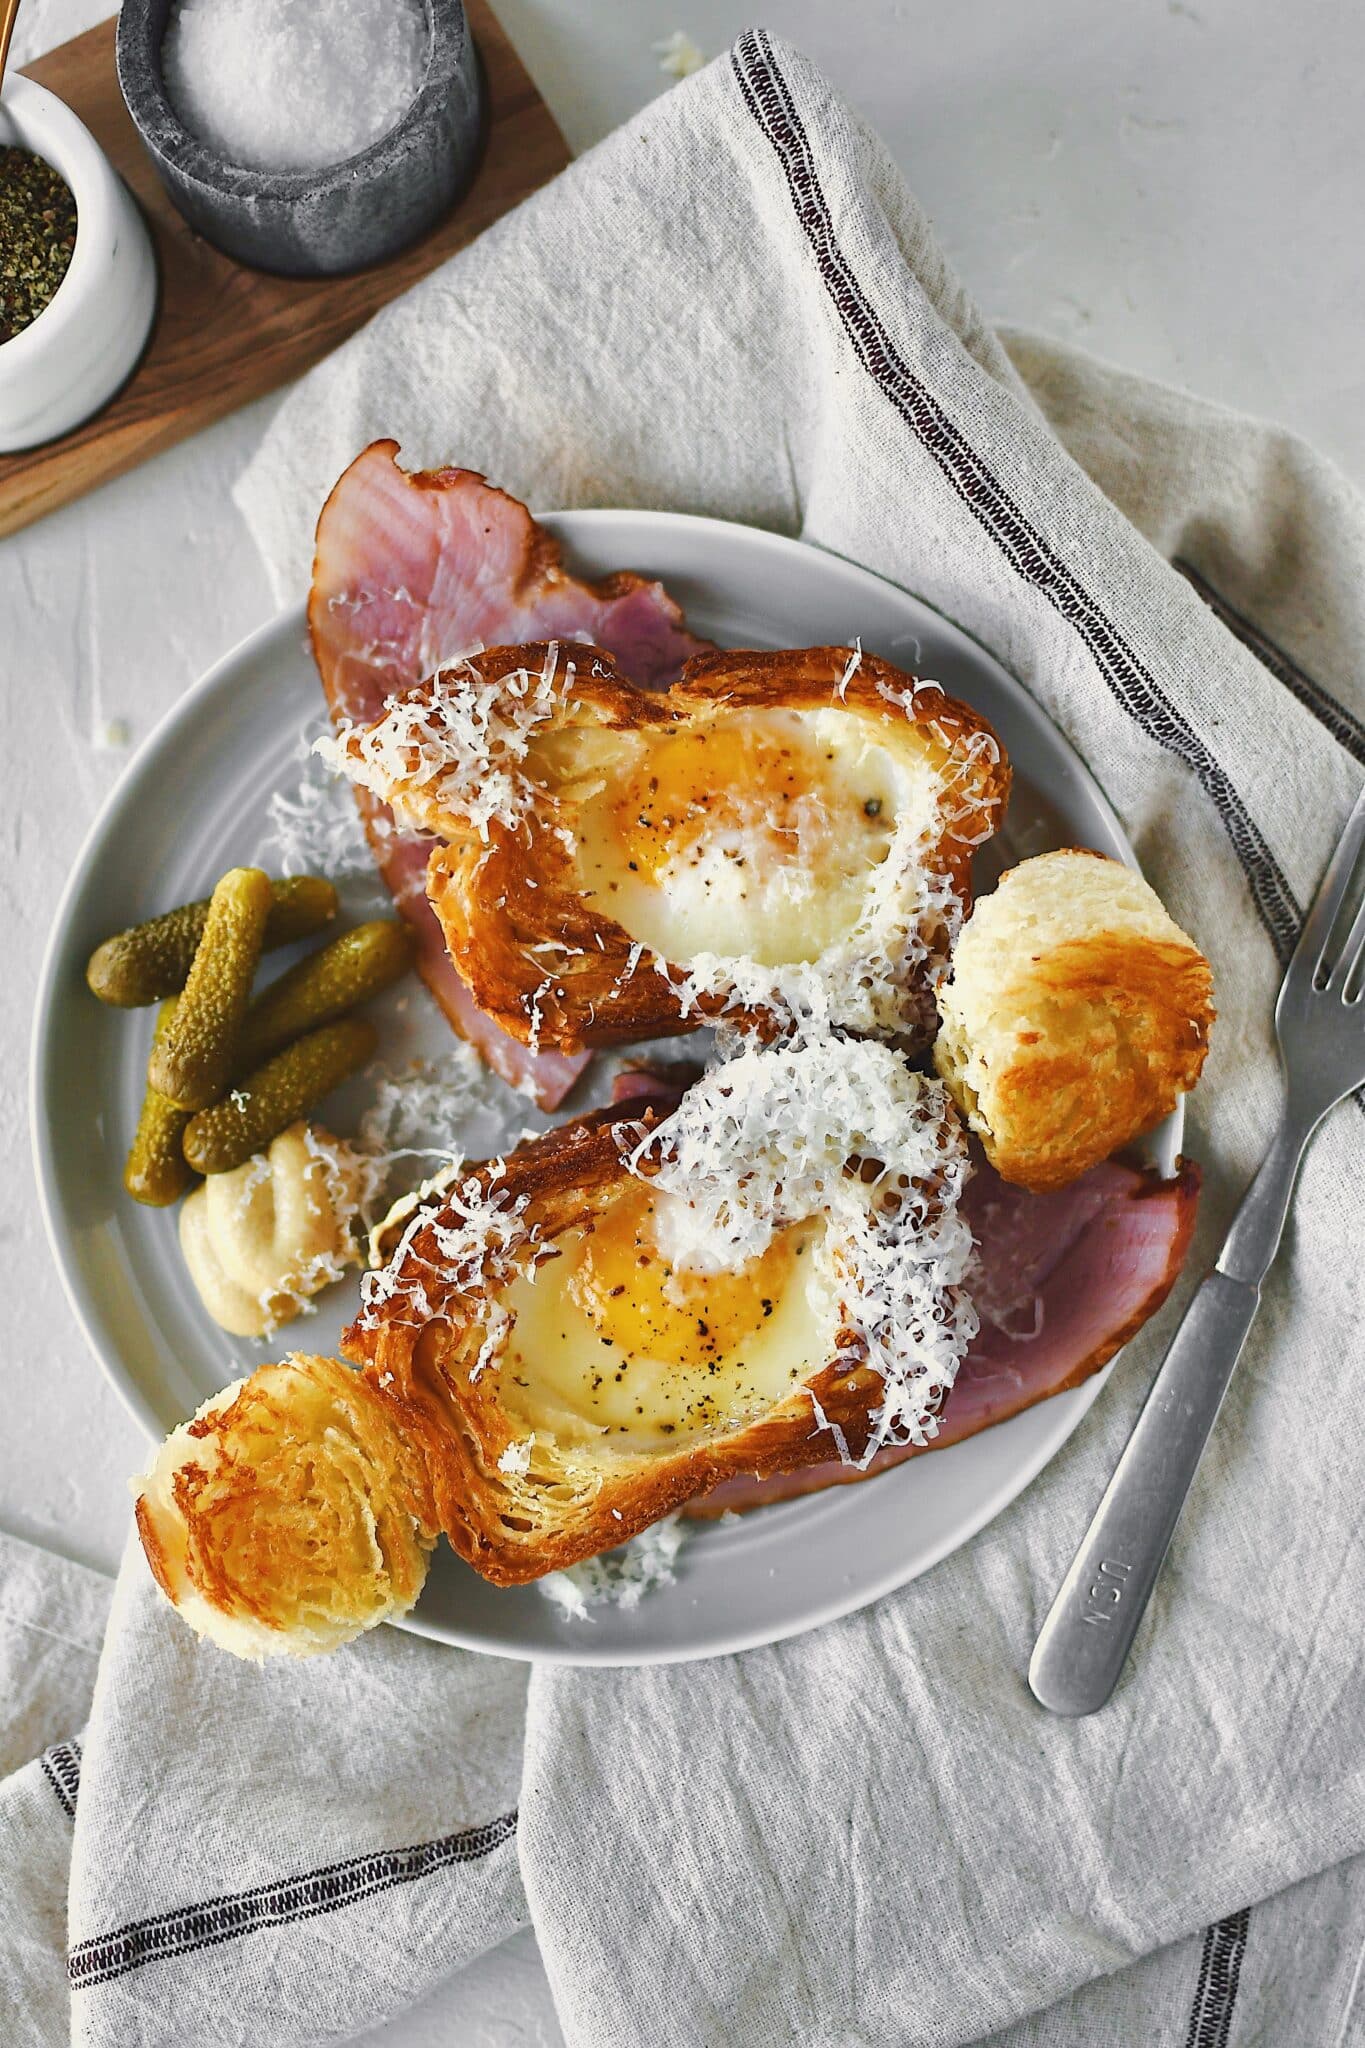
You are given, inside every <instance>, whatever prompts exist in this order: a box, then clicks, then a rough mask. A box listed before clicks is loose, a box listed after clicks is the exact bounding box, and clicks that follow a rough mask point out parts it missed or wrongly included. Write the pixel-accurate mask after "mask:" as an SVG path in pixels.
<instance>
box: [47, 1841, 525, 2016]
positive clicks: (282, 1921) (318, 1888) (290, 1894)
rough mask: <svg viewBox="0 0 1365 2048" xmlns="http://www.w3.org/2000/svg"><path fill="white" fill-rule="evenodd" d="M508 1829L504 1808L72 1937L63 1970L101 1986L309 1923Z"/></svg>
mask: <svg viewBox="0 0 1365 2048" xmlns="http://www.w3.org/2000/svg"><path fill="white" fill-rule="evenodd" d="M516 1831H517V1817H516V1814H515V1813H504V1814H501V1815H500V1816H499V1817H498V1819H497V1820H490V1821H486V1822H485V1823H484V1824H483V1825H482V1826H481V1827H476V1828H463V1829H461V1830H460V1832H459V1833H458V1834H453V1835H443V1836H442V1837H441V1838H440V1840H439V1841H435V1842H418V1843H417V1844H415V1845H414V1846H413V1847H412V1848H408V1849H382V1850H378V1851H376V1852H375V1853H374V1854H373V1855H369V1856H352V1857H350V1858H349V1859H348V1860H347V1861H346V1862H344V1863H329V1864H328V1865H327V1866H326V1868H325V1869H322V1870H310V1871H308V1872H307V1873H306V1874H305V1875H303V1876H301V1877H285V1878H281V1879H279V1881H278V1882H277V1883H274V1884H261V1885H257V1886H256V1887H255V1888H254V1889H253V1890H252V1891H247V1892H231V1893H228V1894H227V1895H226V1896H225V1897H223V1898H219V1899H207V1900H205V1902H204V1903H203V1905H200V1906H181V1907H179V1908H178V1909H177V1910H176V1911H175V1912H173V1913H162V1914H159V1915H158V1916H157V1917H156V1918H155V1919H153V1920H138V1921H135V1922H134V1923H133V1924H132V1925H131V1926H128V1927H121V1928H119V1929H118V1930H117V1932H115V1933H113V1934H104V1935H100V1936H99V1937H97V1938H96V1939H94V1940H90V1941H81V1942H77V1944H76V1946H75V1947H74V1948H73V1949H72V1950H71V1952H70V1954H69V1955H68V1957H67V1975H68V1977H69V1978H70V1980H71V1986H72V1989H73V1990H75V1991H88V1990H90V1988H91V1987H92V1986H93V1985H96V1984H108V1983H109V1982H110V1981H111V1980H112V1979H113V1978H115V1977H122V1976H125V1975H126V1974H127V1972H128V1971H129V1970H137V1969H140V1968H141V1967H142V1965H143V1964H144V1963H153V1962H164V1961H167V1960H169V1959H170V1958H172V1957H175V1956H184V1955H190V1954H192V1953H193V1951H194V1950H195V1949H201V1948H212V1947H214V1946H215V1945H216V1944H217V1943H219V1942H223V1941H236V1940H237V1939H238V1937H239V1936H241V1935H243V1934H255V1933H258V1932H259V1931H260V1929H261V1928H263V1927H283V1926H285V1925H286V1924H287V1923H289V1922H292V1921H295V1920H312V1919H315V1918H316V1917H317V1915H318V1914H319V1913H331V1912H333V1911H335V1909H336V1908H337V1907H338V1906H352V1905H354V1904H355V1903H356V1901H357V1900H358V1899H368V1898H372V1897H373V1895H374V1894H375V1893H376V1892H385V1891H391V1890H392V1889H393V1887H394V1886H395V1885H400V1884H412V1883H413V1882H414V1881H415V1880H416V1879H417V1878H420V1877H429V1876H430V1875H431V1874H432V1872H433V1871H437V1870H447V1869H449V1868H450V1866H451V1865H452V1864H455V1863H477V1862H478V1861H479V1860H480V1859H481V1858H482V1857H484V1856H488V1855H491V1853H492V1852H493V1850H494V1849H499V1848H501V1847H502V1845H503V1843H504V1842H509V1841H511V1839H512V1837H513V1836H514V1835H515V1834H516Z"/></svg>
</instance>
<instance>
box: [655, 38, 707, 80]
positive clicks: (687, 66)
mask: <svg viewBox="0 0 1365 2048" xmlns="http://www.w3.org/2000/svg"><path fill="white" fill-rule="evenodd" d="M654 54H655V56H656V57H657V58H658V60H659V69H660V71H663V72H666V73H667V74H668V76H669V77H670V78H677V79H683V78H691V77H693V76H694V75H695V74H696V73H697V72H698V71H700V70H701V68H702V66H703V65H704V64H705V62H706V58H705V56H704V55H703V53H702V51H701V50H700V49H699V48H698V47H697V45H696V43H694V42H693V40H692V38H691V36H690V35H688V33H687V31H686V30H685V29H681V28H675V29H674V30H673V32H672V34H671V35H667V36H665V37H664V38H663V39H662V41H660V42H657V43H656V44H655V45H654Z"/></svg>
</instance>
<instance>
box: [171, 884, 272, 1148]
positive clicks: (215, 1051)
mask: <svg viewBox="0 0 1365 2048" xmlns="http://www.w3.org/2000/svg"><path fill="white" fill-rule="evenodd" d="M269 914H270V878H269V876H268V875H263V874H262V873H261V870H260V869H259V868H230V869H229V870H228V872H227V874H225V875H224V876H223V879H222V881H221V882H220V883H219V884H218V887H217V888H216V889H215V890H214V892H213V894H212V896H211V897H210V898H209V914H208V917H207V918H206V919H205V921H204V936H203V938H202V939H200V941H199V950H198V952H197V953H196V954H195V956H194V963H193V965H192V966H191V968H190V972H189V979H188V980H187V981H186V983H185V988H184V992H183V994H182V995H181V998H180V1001H179V1002H178V1003H177V1005H176V1010H175V1015H174V1017H173V1018H172V1019H171V1022H170V1025H169V1028H168V1029H167V1032H166V1036H165V1038H164V1039H162V1041H161V1042H160V1044H159V1045H154V1046H153V1047H152V1060H151V1065H150V1066H149V1067H148V1069H147V1079H148V1080H149V1081H150V1082H151V1084H152V1086H153V1087H154V1088H159V1089H160V1090H161V1093H162V1094H163V1095H164V1096H166V1097H167V1099H168V1100H169V1101H171V1102H174V1103H176V1104H177V1105H178V1107H179V1108H181V1109H207V1108H208V1106H209V1104H210V1103H211V1102H216V1101H217V1100H218V1098H219V1096H220V1095H221V1094H222V1093H223V1090H224V1089H225V1088H226V1087H227V1085H228V1082H229V1081H230V1080H231V1079H232V1074H233V1069H234V1067H235V1066H236V1062H237V1040H238V1038H239V1036H240V1035H241V1029H242V1019H243V1018H244V1017H245V1015H246V1011H247V1005H248V1003H249V1002H250V1001H251V982H252V977H253V976H254V975H255V972H256V962H257V961H258V960H259V959H260V957H261V940H262V938H263V937H264V936H265V921H266V918H267V917H268V916H269Z"/></svg>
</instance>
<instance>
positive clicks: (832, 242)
mask: <svg viewBox="0 0 1365 2048" xmlns="http://www.w3.org/2000/svg"><path fill="white" fill-rule="evenodd" d="M732 61H733V65H734V70H735V76H736V78H737V79H738V82H739V88H740V91H741V93H742V94H743V96H744V100H745V104H746V105H747V107H748V109H749V112H750V113H751V115H752V116H753V118H754V120H755V122H756V123H757V125H758V127H759V129H760V130H761V132H762V134H763V135H764V137H765V138H766V140H767V141H768V143H769V144H770V145H771V147H772V149H773V151H774V153H775V155H776V156H777V159H778V162H779V163H780V165H781V167H782V171H783V174H784V176H785V178H786V181H787V189H788V191H789V193H790V195H791V200H792V204H793V206H794V208H795V210H796V215H797V219H798V220H799V222H800V224H801V228H802V231H803V233H804V234H805V237H806V240H807V241H808V242H809V244H810V247H811V251H812V254H813V255H814V257H815V261H816V265H817V267H818V269H819V272H820V276H821V278H822V280H823V282H824V285H825V289H826V291H827V292H828V294H829V297H830V300H831V302H832V304H833V306H834V310H835V312H836V314H837V315H838V318H839V321H840V324H841V325H842V327H843V330H844V333H845V335H846V336H847V338H848V340H849V342H850V344H851V346H852V349H853V352H854V355H855V356H856V358H857V359H858V361H859V362H860V363H861V364H862V367H863V369H864V370H865V371H866V372H867V374H868V375H869V376H870V377H871V378H872V380H873V381H874V383H875V384H876V385H877V386H878V388H879V390H880V391H881V392H882V394H883V396H884V397H885V398H886V399H887V400H888V402H889V403H890V404H891V405H892V406H893V407H894V408H895V410H896V411H897V412H898V413H899V414H900V416H901V418H902V419H903V420H904V421H905V423H906V425H907V426H908V427H909V428H910V429H911V431H912V432H913V433H914V434H915V436H916V438H917V439H918V440H919V441H920V442H921V444H922V445H923V447H924V448H925V450H926V451H927V452H928V454H929V455H931V456H932V458H933V460H934V461H935V462H936V463H937V464H938V467H939V469H940V470H941V471H942V472H943V475H944V477H945V478H946V480H947V481H948V483H949V484H950V485H951V486H952V488H953V489H954V490H955V491H956V492H957V494H958V496H959V497H960V498H961V499H962V501H963V503H964V504H965V505H966V506H967V507H968V509H969V510H970V512H971V513H972V515H973V516H974V518H976V519H977V520H978V521H979V523H980V524H981V526H982V527H984V529H985V530H986V532H987V533H988V534H989V535H990V536H991V538H992V540H994V542H995V543H996V545H997V547H999V548H1000V550H1001V552H1002V553H1003V554H1004V555H1005V557H1006V559H1007V560H1008V561H1009V562H1010V564H1011V566H1012V567H1013V568H1014V570H1015V572H1016V573H1017V574H1018V575H1020V576H1022V577H1023V578H1024V580H1025V582H1027V583H1029V584H1030V585H1031V586H1032V587H1033V588H1034V589H1035V590H1037V591H1038V592H1039V593H1040V595H1041V596H1043V597H1044V598H1046V600H1047V602H1048V603H1049V604H1050V605H1051V606H1052V607H1053V609H1054V611H1056V612H1057V613H1058V614H1059V615H1060V616H1061V617H1062V618H1064V619H1065V620H1066V622H1067V624H1068V625H1069V626H1071V628H1072V629H1073V631H1074V632H1076V633H1077V634H1078V635H1079V636H1080V638H1081V640H1082V641H1083V643H1084V644H1085V646H1086V648H1087V649H1088V650H1089V652H1090V655H1091V658H1092V659H1093V661H1094V663H1095V665H1096V667H1097V668H1098V670H1099V672H1100V674H1101V675H1102V676H1103V678H1104V680H1105V683H1106V684H1107V686H1108V688H1109V690H1110V691H1111V693H1112V695H1113V696H1114V697H1115V699H1116V700H1117V702H1118V703H1119V704H1120V705H1121V706H1122V707H1123V709H1124V710H1125V711H1126V712H1127V714H1128V716H1129V717H1130V718H1132V719H1133V720H1134V721H1135V723H1136V724H1137V725H1138V726H1139V727H1140V728H1141V729H1142V731H1143V732H1145V733H1146V734H1147V735H1148V737H1149V738H1151V739H1153V740H1155V741H1156V742H1157V744H1158V745H1159V746H1162V747H1164V748H1166V749H1167V750H1168V752H1170V753H1173V754H1175V755H1176V756H1177V757H1178V758H1179V759H1180V760H1182V761H1183V762H1184V763H1185V764H1186V766H1187V767H1189V768H1190V769H1191V770H1192V771H1193V772H1194V774H1195V775H1196V776H1197V777H1198V779H1199V782H1200V784H1201V785H1202V787H1203V789H1204V790H1205V792H1206V793H1207V795H1208V796H1209V798H1210V799H1211V801H1212V802H1213V804H1214V805H1215V807H1216V809H1217V811H1218V815H1219V818H1220V819H1221V821H1222V825H1223V829H1224V831H1225V832H1226V833H1227V836H1228V839H1229V841H1230V842H1231V844H1232V847H1233V850H1234V852H1235V853H1236V855H1237V859H1238V861H1239V862H1240V863H1241V867H1242V872H1243V874H1244V875H1245V876H1246V880H1247V885H1248V887H1249V889H1250V891H1251V896H1252V900H1253V902H1254V903H1255V906H1256V910H1257V913H1258V915H1259V917H1260V919H1261V922H1262V924H1263V925H1264V926H1265V929H1266V931H1267V933H1268V934H1269V936H1270V939H1271V943H1272V944H1273V945H1274V947H1275V951H1276V953H1277V954H1278V956H1279V958H1280V959H1281V960H1282V961H1283V960H1287V959H1288V957H1289V955H1290V953H1291V952H1292V951H1293V949H1294V942H1295V939H1296V938H1297V936H1298V928H1299V909H1298V905H1297V903H1296V902H1295V900H1294V895H1293V892H1292V891H1291V889H1290V887H1289V884H1288V882H1287V881H1286V879H1285V876H1284V874H1283V872H1282V871H1281V868H1280V865H1279V862H1278V861H1277V860H1276V859H1275V856H1274V854H1273V853H1272V852H1271V850H1270V847H1269V846H1268V844H1267V843H1266V840H1265V839H1264V837H1263V836H1262V833H1261V830H1260V827H1259V826H1258V825H1257V824H1256V822H1255V820H1254V819H1253V818H1252V816H1251V814H1250V812H1249V811H1248V810H1247V808H1246V805H1245V804H1244V803H1243V801H1242V798H1241V796H1240V795H1239V793H1238V791H1237V789H1236V788H1235V787H1234V785H1233V783H1232V780H1231V778H1230V777H1229V775H1228V773H1227V771H1226V769H1224V768H1223V767H1222V765H1221V763H1220V762H1219V761H1217V760H1216V759H1215V757H1214V755H1213V754H1212V753H1211V751H1210V750H1209V748H1208V746H1207V745H1206V744H1205V742H1204V740H1203V739H1202V738H1201V737H1200V735H1199V734H1198V733H1197V732H1196V731H1195V730H1194V728H1193V727H1192V726H1191V725H1190V724H1189V723H1188V721H1187V720H1186V719H1185V718H1183V717H1182V716H1181V714H1180V712H1179V711H1178V710H1177V709H1176V707H1175V705H1174V704H1173V703H1172V702H1171V700H1170V698H1169V697H1168V696H1167V695H1166V694H1165V692H1164V691H1163V690H1162V689H1161V687H1160V685H1159V684H1158V683H1157V681H1156V680H1155V678H1154V677H1153V675H1152V673H1151V671H1150V670H1149V669H1148V668H1147V667H1146V666H1145V664H1144V663H1143V662H1142V661H1141V660H1140V659H1139V657H1138V655H1137V654H1136V652H1135V651H1134V649H1133V648H1132V647H1130V646H1129V644H1128V643H1127V641H1126V640H1125V639H1124V638H1123V636H1122V635H1121V634H1120V633H1119V631H1118V628H1117V627H1116V626H1115V625H1114V623H1113V622H1112V620H1110V619H1108V618H1106V617H1105V615H1104V613H1103V612H1102V611H1101V610H1100V608H1099V606H1098V605H1097V604H1096V602H1095V600H1094V599H1093V598H1092V597H1091V596H1090V594H1089V592H1088V591H1086V590H1085V589H1084V588H1083V587H1082V586H1081V584H1080V583H1079V582H1078V581H1077V579H1076V577H1075V576H1074V574H1073V573H1072V571H1071V570H1070V569H1069V568H1068V567H1067V564H1066V563H1065V562H1064V561H1063V560H1062V558H1061V556H1060V555H1058V554H1057V552H1056V551H1055V549H1053V548H1052V547H1051V546H1050V545H1049V544H1048V542H1047V541H1046V540H1045V539H1044V538H1043V536H1042V534H1041V533H1040V532H1039V531H1038V529H1037V528H1036V527H1034V526H1033V525H1032V524H1031V523H1030V522H1029V521H1028V520H1027V519H1026V518H1025V516H1024V514H1023V513H1022V512H1021V510H1020V509H1019V507H1018V506H1017V505H1016V504H1015V503H1014V501H1013V500H1012V499H1011V497H1010V496H1009V493H1008V492H1007V491H1006V490H1005V488H1004V486H1003V485H1002V484H1001V482H1000V480H999V479H998V478H997V477H996V476H994V475H993V474H992V472H991V471H990V470H989V469H988V468H987V466H986V464H985V463H984V462H983V461H982V459H981V457H980V456H979V455H978V454H977V452H976V450H975V449H974V448H973V447H972V446H971V445H970V443H969V442H968V441H967V439H966V437H965V436H964V434H963V433H962V430H961V428H960V427H959V426H958V425H957V424H956V422H955V421H954V420H952V419H951V418H950V417H949V416H948V414H947V413H945V412H944V411H943V409H942V407H941V406H940V405H939V404H938V402H937V400H936V399H935V398H934V397H933V395H932V394H931V393H930V391H929V390H928V389H927V387H926V386H925V385H924V384H923V383H922V382H921V381H920V379H919V378H918V377H916V376H915V374H914V372H913V371H912V370H911V368H910V366H909V364H908V363H907V362H906V361H905V359H904V357H903V356H902V355H901V354H900V352H899V350H898V349H897V348H896V345H895V342H894V341H893V340H892V337H891V335H890V333H889V332H888V330H887V328H886V327H885V326H884V324H883V323H882V321H881V319H880V318H879V317H878V315H877V313H876V312H875V310H874V309H873V307H872V305H871V303H870V302H869V300H868V298H867V296H866V294H865V293H864V292H863V290H862V287H861V286H860V284H859V283H858V280H857V278H856V277H855V276H854V274H853V272H852V270H851V268H850V267H849V263H848V259H847V257H846V256H845V255H844V253H843V250H842V249H841V247H840V245H839V241H838V238H837V236H836V234H835V231H834V222H833V218H832V216H831V214H830V210H829V205H828V202H827V200H826V198H825V195H824V192H823V190H822V188H821V185H820V180H819V176H818V174H817V172H816V168H815V158H814V154H813V152H812V150H811V147H810V142H809V140H808V138H807V136H806V132H805V129H804V127H803V125H802V122H801V117H800V114H799V112H798V111H797V108H796V104H795V102H794V100H793V99H792V96H791V93H790V91H789V90H788V87H787V83H786V80H785V79H784V78H783V76H782V73H781V71H780V70H779V69H778V66H777V63H776V60H775V58H774V56H773V50H772V44H771V43H770V41H769V39H768V37H767V36H766V35H765V33H764V32H763V30H762V29H751V30H749V31H748V33H747V34H745V35H743V36H741V38H740V40H739V41H738V43H737V44H736V45H735V50H734V57H733V60H732Z"/></svg>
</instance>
